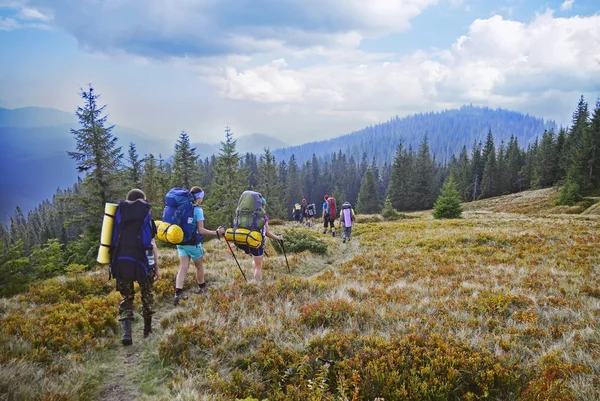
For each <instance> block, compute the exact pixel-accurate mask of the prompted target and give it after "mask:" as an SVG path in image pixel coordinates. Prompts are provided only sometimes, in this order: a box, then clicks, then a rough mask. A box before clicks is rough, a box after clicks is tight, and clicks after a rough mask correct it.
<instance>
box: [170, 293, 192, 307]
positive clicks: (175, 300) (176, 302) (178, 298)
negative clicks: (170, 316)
mask: <svg viewBox="0 0 600 401" xmlns="http://www.w3.org/2000/svg"><path fill="white" fill-rule="evenodd" d="M186 299H188V296H187V295H183V294H179V295H175V298H173V305H175V306H177V305H179V301H185V300H186Z"/></svg>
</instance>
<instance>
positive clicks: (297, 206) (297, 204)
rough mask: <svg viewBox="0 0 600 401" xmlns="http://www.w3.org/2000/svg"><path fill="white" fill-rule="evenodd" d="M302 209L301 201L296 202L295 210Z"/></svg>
mask: <svg viewBox="0 0 600 401" xmlns="http://www.w3.org/2000/svg"><path fill="white" fill-rule="evenodd" d="M301 210H302V206H300V204H299V203H296V204H295V205H294V211H296V212H300V211H301Z"/></svg>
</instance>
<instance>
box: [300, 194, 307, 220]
mask: <svg viewBox="0 0 600 401" xmlns="http://www.w3.org/2000/svg"><path fill="white" fill-rule="evenodd" d="M307 207H308V204H307V203H306V199H302V203H301V204H300V211H301V212H302V213H301V214H302V215H301V217H300V222H301V223H304V221H305V220H306V219H308V215H307V214H306V208H307Z"/></svg>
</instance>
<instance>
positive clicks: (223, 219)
mask: <svg viewBox="0 0 600 401" xmlns="http://www.w3.org/2000/svg"><path fill="white" fill-rule="evenodd" d="M236 144H237V141H234V140H233V134H232V133H231V130H230V129H229V127H227V128H226V129H225V142H221V150H220V151H219V156H218V157H217V164H216V166H215V180H214V182H213V184H212V186H211V191H210V198H209V199H208V201H207V206H208V207H209V208H210V211H211V213H212V216H211V215H208V216H207V220H208V221H209V222H212V221H214V222H218V223H219V224H221V225H227V224H233V219H234V217H235V209H236V208H237V203H238V200H239V198H240V195H241V194H242V192H243V191H245V190H246V189H248V170H246V169H244V168H242V167H240V161H241V157H240V155H239V154H238V153H237V152H236V150H235V147H236ZM209 224H210V223H209Z"/></svg>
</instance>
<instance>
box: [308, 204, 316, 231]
mask: <svg viewBox="0 0 600 401" xmlns="http://www.w3.org/2000/svg"><path fill="white" fill-rule="evenodd" d="M315 214H317V209H316V207H315V204H314V203H310V204H308V205H307V206H306V225H307V226H309V227H310V226H312V224H313V220H314V218H315Z"/></svg>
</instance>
